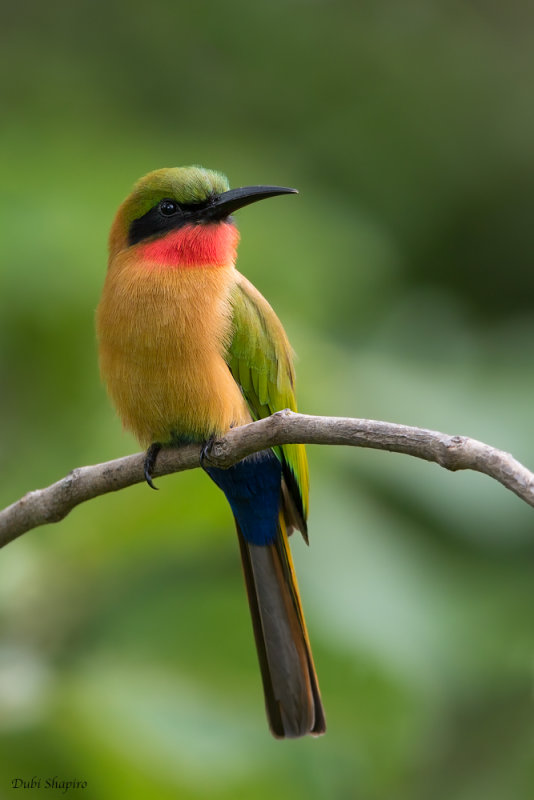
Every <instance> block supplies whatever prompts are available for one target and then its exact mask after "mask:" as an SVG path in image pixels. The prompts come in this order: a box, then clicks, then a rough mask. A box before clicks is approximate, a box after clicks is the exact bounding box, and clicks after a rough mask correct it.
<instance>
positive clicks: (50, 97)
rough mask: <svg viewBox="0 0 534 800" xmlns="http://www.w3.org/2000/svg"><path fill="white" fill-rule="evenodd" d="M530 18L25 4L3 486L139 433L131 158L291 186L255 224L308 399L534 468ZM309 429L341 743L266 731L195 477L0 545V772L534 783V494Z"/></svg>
mask: <svg viewBox="0 0 534 800" xmlns="http://www.w3.org/2000/svg"><path fill="white" fill-rule="evenodd" d="M533 23H534V12H533V11H532V8H529V7H528V5H527V4H524V3H520V2H516V0H509V2H507V3H506V4H498V3H494V2H489V0H488V2H484V1H483V0H468V2H463V3H459V2H456V3H450V2H445V1H444V0H408V2H404V3H395V2H394V1H393V0H373V1H372V2H371V1H370V0H369V1H368V2H362V3H349V2H345V3H343V2H333V1H332V2H327V0H286V2H280V0H270V2H268V3H267V2H257V3H254V2H246V1H245V0H241V1H237V2H234V1H231V2H229V3H216V2H197V3H182V2H176V1H175V2H163V0H152V2H151V3H150V4H144V3H141V2H139V1H138V0H137V1H134V2H127V1H126V0H107V2H105V3H104V2H101V1H100V0H96V1H95V0H92V1H91V2H90V1H89V0H85V2H73V3H67V2H65V0H62V2H58V1H57V0H48V2H47V3H40V2H37V0H26V2H24V3H18V4H15V3H9V4H8V3H3V4H2V26H1V32H0V36H1V40H2V41H1V47H0V64H1V76H2V77H1V79H0V86H1V92H2V105H1V108H2V117H1V129H0V143H1V148H0V154H1V155H0V159H1V184H0V187H1V188H0V206H1V214H0V228H1V256H2V258H1V264H2V265H1V270H0V287H1V289H0V411H1V416H0V420H1V422H0V430H1V433H0V465H1V470H2V479H1V481H0V502H1V504H2V505H5V504H8V503H10V502H12V501H13V500H15V499H16V498H17V497H19V496H20V495H22V494H23V493H24V492H26V491H27V490H29V489H32V488H37V487H40V486H44V485H46V484H48V483H51V482H53V481H54V480H56V479H58V478H59V477H61V476H63V475H64V474H66V473H67V472H68V471H69V470H70V469H71V468H72V467H74V466H78V465H82V464H87V463H94V462H98V461H104V460H107V459H111V458H114V457H117V456H120V455H123V454H127V453H129V452H134V451H136V450H137V446H136V444H135V442H134V441H133V439H131V438H130V437H129V436H128V435H126V434H124V433H123V432H122V431H121V427H120V423H119V421H118V420H117V418H116V416H115V414H114V412H113V411H112V409H111V407H110V405H109V403H108V401H107V398H106V396H105V392H104V390H103V388H102V386H101V384H100V381H99V375H98V368H97V360H96V346H95V337H94V326H93V318H94V310H95V307H96V304H97V302H98V297H99V292H100V287H101V285H102V281H103V277H104V272H105V266H106V238H107V233H108V230H109V226H110V224H111V220H112V217H113V214H114V212H115V209H116V207H117V206H118V204H119V202H120V201H121V200H122V199H123V197H124V196H125V195H126V194H127V193H128V192H129V190H130V187H131V185H132V183H133V182H134V181H135V180H136V179H137V178H138V177H139V176H141V175H142V174H144V173H145V172H147V171H149V170H151V169H154V168H157V167H161V166H175V165H184V164H190V163H201V164H203V165H205V166H209V167H212V168H216V169H220V170H222V171H224V172H226V173H227V174H228V175H229V177H230V180H231V183H232V185H233V186H239V185H246V184H252V183H272V184H276V183H279V184H283V185H289V186H296V187H298V189H299V190H300V195H299V196H298V197H291V198H279V199H275V200H272V201H269V202H268V203H264V204H258V205H257V206H252V207H250V208H248V209H245V210H243V211H242V212H240V213H239V219H238V222H239V226H240V229H241V234H242V244H241V247H240V259H239V264H240V268H241V269H242V270H243V271H244V272H245V273H246V274H247V276H248V277H249V278H250V279H251V280H252V281H253V282H254V283H255V284H256V285H257V286H258V287H259V288H260V290H261V291H262V292H263V293H264V294H265V295H266V296H267V297H268V298H269V300H270V301H271V303H272V304H273V305H274V306H275V308H276V310H277V311H278V313H279V315H280V317H281V318H282V320H283V322H284V324H285V326H286V328H287V330H288V333H289V335H290V338H291V341H292V343H293V345H294V347H295V350H296V351H297V353H298V356H299V361H298V378H299V398H300V407H301V410H303V411H306V412H310V413H316V414H335V415H348V416H362V417H371V418H378V419H387V420H391V421H397V422H403V423H407V424H413V425H420V426H427V427H432V428H435V429H438V430H444V431H447V432H450V433H462V434H467V435H471V436H474V437H476V438H479V439H482V440H484V441H487V442H489V443H492V444H493V445H495V446H498V447H501V448H504V449H506V450H509V451H512V452H513V453H514V455H515V456H516V457H517V458H519V459H521V460H523V461H524V462H525V463H526V464H528V465H530V466H531V467H532V466H534V452H533V451H534V431H533V425H532V419H533V416H532V398H533V395H534V377H533V370H532V345H533V342H534V297H533V293H534V269H533V256H534V236H533V227H532V226H533V218H534V174H533V173H534V162H533V156H534V144H533V143H534V114H533V101H532V84H533V80H534V62H533V59H532V52H533V47H534V41H533V39H534V33H533V31H534V27H533ZM309 456H310V462H311V470H312V504H311V522H310V537H311V546H310V548H309V549H307V548H306V547H305V545H304V544H303V543H302V542H301V541H296V540H295V541H294V543H293V550H294V555H295V560H296V563H297V570H298V573H299V576H300V583H301V589H302V593H303V599H304V606H305V610H306V614H307V618H308V623H309V628H310V633H311V638H312V642H313V647H314V653H315V658H316V662H317V667H318V671H319V675H320V680H321V686H322V691H323V696H324V702H325V706H326V709H327V716H328V723H329V731H328V733H327V735H326V736H325V737H323V738H322V739H320V740H312V739H307V740H302V741H298V742H276V741H274V740H272V739H271V738H270V736H269V734H268V732H267V727H266V722H265V718H264V711H263V703H262V694H261V686H260V678H259V671H258V668H257V664H256V656H255V652H254V647H253V639H252V633H251V630H250V622H249V618H248V610H247V606H246V601H245V594H244V588H243V585H242V577H241V573H240V566H239V560H238V553H237V547H236V541H235V534H234V531H233V525H232V520H231V515H230V513H229V510H228V508H227V506H226V504H225V502H224V500H223V498H222V496H221V495H220V494H219V492H218V490H217V489H216V488H215V487H214V486H213V485H212V484H211V483H210V481H209V480H208V479H207V477H206V476H205V475H203V474H201V473H200V471H194V472H192V473H187V474H186V473H182V474H180V475H175V476H172V477H168V478H165V479H161V480H159V481H158V483H159V486H160V491H159V492H158V493H156V492H151V491H150V490H149V489H148V488H146V487H144V486H139V487H136V488H132V489H128V490H126V491H123V492H120V493H118V494H116V495H110V496H107V497H102V498H99V499H96V500H94V501H92V502H90V503H87V504H86V505H84V506H82V507H79V508H77V509H76V510H75V511H74V512H73V513H72V514H71V515H70V516H69V517H68V518H67V519H66V520H65V521H63V522H62V523H60V524H58V525H55V526H48V527H46V528H41V529H38V530H35V531H33V532H31V533H29V534H27V535H25V536H24V537H22V538H21V539H19V540H17V541H16V542H14V543H12V544H11V545H9V547H7V548H6V549H5V550H4V551H2V553H1V557H0V627H1V636H0V797H4V796H8V795H11V790H10V782H11V780H12V779H13V778H15V777H23V778H25V779H30V778H31V777H32V776H40V777H41V778H42V779H43V782H44V780H45V779H46V778H53V777H54V776H57V777H58V779H59V780H72V779H78V780H86V781H87V782H88V788H87V789H86V790H85V791H83V792H82V791H79V792H78V794H76V796H83V797H87V798H91V800H93V799H94V800H107V799H108V798H109V799H110V800H111V799H113V800H116V798H129V800H136V798H143V799H144V798H146V797H153V798H156V799H157V800H167V799H168V798H184V799H186V800H187V799H189V798H191V800H197V798H214V799H215V800H219V799H220V800H223V799H226V798H228V799H230V798H231V800H237V799H238V798H251V797H254V798H258V799H260V800H261V798H272V797H277V798H280V800H285V799H286V798H292V799H293V800H298V798H307V800H314V799H315V798H343V800H344V799H345V798H362V800H389V799H390V798H395V799H396V800H428V798H432V800H449V798H455V800H502V799H503V798H507V799H508V798H509V799H510V800H523V798H524V799H525V800H527V798H532V797H533V796H534V766H533V764H534V724H533V720H534V703H533V697H534V693H533V688H534V622H533V617H534V516H533V511H532V509H530V508H528V507H527V506H526V505H523V504H522V503H521V502H520V501H519V500H518V499H517V498H516V497H515V496H513V495H511V494H509V493H507V492H506V491H505V490H504V489H503V488H502V487H501V486H500V485H498V484H496V483H494V482H492V481H490V480H489V479H488V478H485V477H482V476H480V475H475V474H468V473H458V474H450V473H447V472H445V471H444V470H442V469H440V468H439V467H437V466H435V465H430V464H426V463H424V462H417V461H416V460H415V459H410V458H409V457H406V456H400V455H392V454H386V453H377V452H373V451H370V450H362V451H358V450H355V449H341V448H338V449H335V448H326V447H324V448H315V449H312V448H310V452H309ZM53 794H54V792H53V791H50V790H49V795H50V796H52V795H53ZM57 794H58V796H59V793H57Z"/></svg>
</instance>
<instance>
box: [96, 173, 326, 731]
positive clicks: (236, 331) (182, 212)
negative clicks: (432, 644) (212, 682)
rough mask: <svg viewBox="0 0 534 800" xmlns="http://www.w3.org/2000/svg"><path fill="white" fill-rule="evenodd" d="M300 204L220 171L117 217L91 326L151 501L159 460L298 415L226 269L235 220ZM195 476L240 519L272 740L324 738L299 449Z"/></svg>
mask: <svg viewBox="0 0 534 800" xmlns="http://www.w3.org/2000/svg"><path fill="white" fill-rule="evenodd" d="M296 193H297V190H296V189H291V188H286V187H282V186H268V185H267V186H264V185H257V186H245V187H240V188H236V189H231V188H230V185H229V182H228V179H227V178H226V176H225V175H223V174H222V173H220V172H218V171H215V170H209V169H205V168H203V167H200V166H197V165H194V166H188V167H171V168H163V169H158V170H155V171H153V172H150V173H148V174H147V175H145V176H144V177H142V178H141V179H140V180H138V181H137V183H136V184H135V185H134V187H133V190H132V192H131V193H130V195H129V196H128V197H127V198H126V199H125V200H124V202H123V203H122V204H121V205H120V207H119V209H118V211H117V214H116V216H115V219H114V222H113V224H112V227H111V232H110V236H109V261H108V269H107V272H106V277H105V281H104V286H103V290H102V295H101V299H100V302H99V304H98V308H97V313H96V328H97V338H98V345H99V362H100V372H101V375H102V379H103V381H104V383H105V385H106V388H107V391H108V394H109V396H110V398H111V401H112V403H113V404H114V405H115V407H116V409H117V412H118V415H119V417H120V418H121V420H122V423H123V426H124V428H125V429H126V430H128V431H130V432H131V433H133V434H134V436H135V437H136V438H137V440H138V441H139V443H140V444H141V445H142V447H143V448H146V457H145V461H144V473H145V478H146V480H147V482H148V483H149V485H151V486H152V488H157V487H155V486H154V484H153V481H152V476H153V471H154V468H155V464H156V460H157V456H158V453H159V451H160V450H161V448H162V447H167V446H176V445H181V444H184V443H193V442H194V443H198V444H199V445H201V446H202V447H203V448H204V449H203V450H202V451H201V452H202V453H204V454H205V453H206V449H205V448H206V447H208V446H209V444H210V443H211V442H212V441H213V440H214V439H215V438H216V437H219V436H222V435H224V434H225V433H227V432H228V431H229V429H230V428H232V427H235V426H240V425H244V424H247V423H249V422H252V421H254V420H258V419H261V418H264V417H267V416H269V415H271V414H272V413H274V412H276V411H280V410H283V409H286V408H289V409H291V410H294V411H296V409H297V406H296V399H295V371H294V365H293V351H292V349H291V346H290V344H289V341H288V338H287V336H286V333H285V331H284V328H283V327H282V324H281V322H280V320H279V319H278V317H277V316H276V314H275V312H274V311H273V309H272V308H271V306H270V305H269V303H268V302H267V300H265V298H264V297H263V296H262V294H261V293H260V292H259V291H258V290H257V289H256V288H255V287H254V286H253V284H252V283H251V282H250V281H248V280H247V278H245V277H244V276H243V275H242V274H241V273H240V272H238V270H237V269H236V267H235V261H236V251H237V245H238V241H239V233H238V230H237V227H236V224H235V221H234V217H233V214H234V212H236V211H237V210H238V209H240V208H242V207H244V206H247V205H249V204H251V203H255V202H257V201H259V200H263V199H266V198H270V197H275V196H277V195H289V194H296ZM208 461H209V459H208ZM201 462H202V458H201ZM202 466H203V467H204V469H205V471H206V472H207V473H208V475H209V477H210V478H211V479H212V480H213V481H214V483H215V484H216V485H217V486H218V487H219V488H220V489H221V490H222V491H223V492H224V494H225V496H226V498H227V500H228V502H229V505H230V508H231V511H232V512H233V516H234V519H235V527H236V531H237V537H238V542H239V551H240V555H241V561H242V567H243V573H244V578H245V587H246V593H247V597H248V602H249V606H250V613H251V617H252V627H253V633H254V639H255V644H256V649H257V654H258V660H259V665H260V671H261V676H262V682H263V691H264V698H265V708H266V713H267V720H268V723H269V727H270V730H271V733H272V734H273V736H275V737H276V738H279V739H283V738H298V737H301V736H306V735H308V734H310V735H312V736H319V735H321V734H322V733H324V732H325V730H326V722H325V715H324V710H323V705H322V700H321V694H320V690H319V683H318V679H317V674H316V670H315V666H314V662H313V657H312V652H311V647H310V641H309V636H308V632H307V629H306V623H305V620H304V614H303V610H302V603H301V599H300V594H299V589H298V585H297V579H296V575H295V570H294V566H293V561H292V556H291V550H290V546H289V541H288V536H289V535H290V534H291V533H292V531H294V530H298V531H300V532H301V534H302V536H303V537H304V539H305V541H306V542H307V541H308V534H307V515H308V495H309V488H308V486H309V472H308V462H307V456H306V451H305V448H304V445H301V444H287V445H283V446H280V447H275V448H271V449H268V450H263V451H261V452H259V453H255V454H253V455H250V456H248V457H246V458H244V459H243V460H241V461H239V462H238V463H237V464H235V465H234V466H232V467H230V468H229V469H222V468H216V467H213V466H209V465H208V464H206V460H204V461H203V463H202Z"/></svg>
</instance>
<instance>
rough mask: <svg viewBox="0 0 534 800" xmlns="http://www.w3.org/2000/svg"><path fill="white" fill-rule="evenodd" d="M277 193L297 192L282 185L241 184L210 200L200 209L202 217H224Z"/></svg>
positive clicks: (213, 218) (219, 218)
mask: <svg viewBox="0 0 534 800" xmlns="http://www.w3.org/2000/svg"><path fill="white" fill-rule="evenodd" d="M278 194H298V191H297V189H287V188H286V187H284V186H242V187H241V188H240V189H230V191H228V192H223V193H222V194H220V195H218V196H217V197H215V198H214V199H213V200H212V203H211V204H210V205H209V206H208V208H206V209H204V210H203V211H202V218H203V219H204V220H214V221H215V220H221V219H225V218H226V217H229V216H230V214H233V213H234V211H237V209H238V208H243V206H248V205H250V203H256V202H257V201H258V200H265V198H266V197H276V195H278Z"/></svg>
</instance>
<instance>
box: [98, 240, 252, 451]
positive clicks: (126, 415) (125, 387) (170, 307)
mask: <svg viewBox="0 0 534 800" xmlns="http://www.w3.org/2000/svg"><path fill="white" fill-rule="evenodd" d="M166 238H167V237H166ZM141 247H143V245H140V246H139V247H133V248H129V249H127V250H123V251H121V252H120V253H119V254H118V255H117V256H115V258H114V259H113V260H112V262H111V264H110V268H109V270H108V274H107V277H106V282H105V285H104V290H103V293H102V299H101V302H100V305H99V307H98V311H97V331H98V338H99V345H100V367H101V372H102V376H103V378H104V381H105V383H106V385H107V388H108V391H109V393H110V395H111V398H112V400H113V402H114V403H115V405H116V408H117V410H118V412H119V415H120V417H121V419H122V421H123V424H124V426H125V427H126V428H127V429H128V430H130V431H131V432H132V433H134V434H135V436H136V437H137V439H138V440H139V442H140V443H141V444H142V445H144V446H146V445H149V444H150V443H152V442H163V443H165V442H168V441H169V440H170V439H171V438H172V436H173V435H175V434H176V435H186V436H192V437H195V438H198V439H199V440H204V439H206V438H208V437H210V436H212V435H218V434H221V433H223V432H225V431H226V430H228V428H230V427H231V426H232V425H239V424H243V423H245V422H248V421H250V415H249V412H248V409H247V407H246V403H245V401H244V399H243V396H242V394H241V391H240V389H239V387H238V385H237V384H236V383H235V381H234V379H233V378H232V375H231V373H230V370H229V369H228V366H227V364H226V362H225V360H224V357H223V356H224V353H225V350H226V347H227V346H228V344H229V338H230V336H231V308H230V304H229V299H228V298H229V292H230V289H231V287H232V285H233V283H234V280H235V271H234V267H233V264H232V263H230V264H228V263H227V264H226V266H213V267H198V266H197V267H192V268H187V269H183V268H182V269H180V268H176V265H175V264H173V265H172V266H171V265H169V264H168V263H165V261H163V263H162V260H161V259H159V260H158V261H156V260H153V259H151V258H146V256H148V255H150V253H145V257H144V258H142V257H140V252H139V250H140V248H141ZM145 247H146V245H145ZM191 266H192V265H191Z"/></svg>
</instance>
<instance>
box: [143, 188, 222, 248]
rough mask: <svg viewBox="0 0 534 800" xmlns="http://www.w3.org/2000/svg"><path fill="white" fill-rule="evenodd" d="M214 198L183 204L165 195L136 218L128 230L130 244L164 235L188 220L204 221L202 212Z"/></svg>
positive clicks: (194, 221)
mask: <svg viewBox="0 0 534 800" xmlns="http://www.w3.org/2000/svg"><path fill="white" fill-rule="evenodd" d="M214 200H215V196H210V197H208V198H206V200H204V201H202V202H200V203H187V204H185V203H184V204H182V203H178V201H177V200H173V199H172V198H170V197H164V198H163V200H160V201H159V203H157V205H155V206H153V207H152V208H151V209H150V210H149V211H147V213H146V214H144V215H143V216H142V217H139V219H134V221H133V222H132V223H131V225H130V230H129V231H128V244H129V245H130V246H132V245H134V244H138V242H141V241H142V240H143V239H148V238H149V237H151V236H157V235H158V234H160V235H164V234H166V233H168V232H169V231H170V230H176V229H177V228H181V227H182V226H183V225H187V223H188V222H192V223H197V222H202V221H203V220H202V212H203V211H205V210H206V209H207V208H209V207H210V206H211V205H213V202H214Z"/></svg>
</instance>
